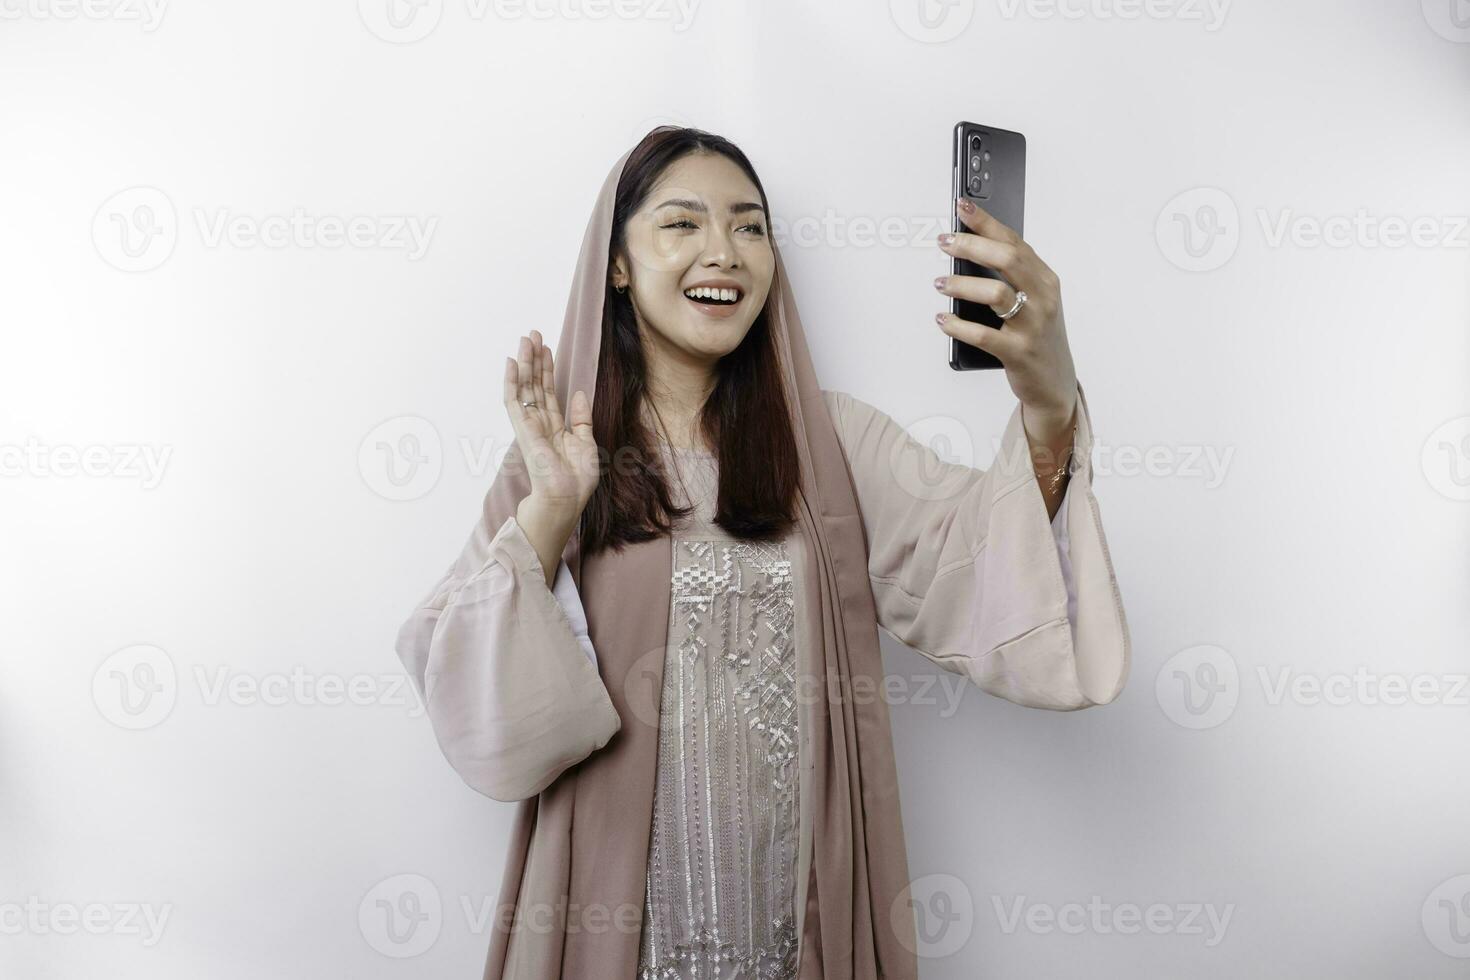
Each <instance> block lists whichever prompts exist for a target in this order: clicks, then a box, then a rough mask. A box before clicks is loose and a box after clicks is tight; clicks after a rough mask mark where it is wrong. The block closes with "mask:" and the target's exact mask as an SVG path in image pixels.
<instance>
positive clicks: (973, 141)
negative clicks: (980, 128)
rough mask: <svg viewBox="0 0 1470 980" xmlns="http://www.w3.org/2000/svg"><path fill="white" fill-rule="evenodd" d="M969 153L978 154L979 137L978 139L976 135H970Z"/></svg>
mask: <svg viewBox="0 0 1470 980" xmlns="http://www.w3.org/2000/svg"><path fill="white" fill-rule="evenodd" d="M970 152H971V153H979V152H980V137H979V135H978V134H977V135H972V136H971V137H970Z"/></svg>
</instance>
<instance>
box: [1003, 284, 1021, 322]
mask: <svg viewBox="0 0 1470 980" xmlns="http://www.w3.org/2000/svg"><path fill="white" fill-rule="evenodd" d="M1025 305H1026V290H1024V289H1023V290H1021V291H1020V292H1018V293H1016V305H1015V306H1013V307H1011V308H1010V309H1008V310H1006V311H1005V312H1004V313H997V314H996V316H998V317H1000V318H1001V319H1002V320H1009V319H1010V318H1011V317H1013V316H1015V315H1016V314H1017V313H1020V312H1021V307H1023V306H1025Z"/></svg>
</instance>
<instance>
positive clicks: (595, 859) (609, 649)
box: [485, 127, 918, 980]
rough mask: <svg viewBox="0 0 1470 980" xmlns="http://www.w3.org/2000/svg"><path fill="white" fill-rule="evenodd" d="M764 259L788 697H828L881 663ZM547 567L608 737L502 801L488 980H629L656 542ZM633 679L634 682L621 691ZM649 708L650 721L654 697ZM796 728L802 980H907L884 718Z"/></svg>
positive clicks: (864, 589)
mask: <svg viewBox="0 0 1470 980" xmlns="http://www.w3.org/2000/svg"><path fill="white" fill-rule="evenodd" d="M665 128H670V127H658V128H657V129H655V130H653V132H658V131H659V130H660V129H665ZM650 135H652V133H650ZM645 138H646V137H645ZM632 152H633V151H632V149H630V150H629V151H628V152H627V153H624V154H623V156H622V158H621V159H619V160H618V162H617V163H616V164H615V165H614V166H613V168H612V171H611V172H610V173H609V174H608V176H607V180H606V181H605V182H604V183H603V185H602V192H601V194H599V196H598V198H597V205H596V207H595V208H594V210H593V212H592V218H591V220H590V221H589V222H588V224H587V232H586V235H585V237H584V238H583V240H582V251H581V255H580V256H579V258H578V262H577V271H576V276H575V278H574V279H573V281H572V289H571V297H570V299H569V300H568V303H567V312H566V319H565V321H563V324H562V332H561V337H560V338H559V339H558V341H557V342H556V344H555V348H554V349H555V351H556V379H555V384H556V394H557V398H558V399H559V400H560V402H561V404H563V405H566V404H569V403H570V400H571V398H570V396H571V394H572V393H573V392H574V391H576V390H577V389H579V388H580V389H582V390H584V391H586V392H588V393H589V394H590V393H591V392H594V391H595V390H596V379H597V364H598V349H599V346H600V344H601V341H602V313H603V299H604V296H605V293H606V289H607V281H608V252H609V247H610V242H609V239H610V237H611V231H612V218H613V203H614V198H615V196H616V192H617V187H618V182H619V180H620V179H621V177H622V173H623V166H624V164H625V163H626V162H627V160H628V158H629V157H630V156H631V155H632ZM771 247H772V249H773V250H775V251H776V265H775V275H774V278H773V282H772V284H771V290H770V298H769V301H768V303H769V305H768V307H767V308H768V310H770V312H771V314H772V315H773V319H772V322H771V327H772V329H773V331H774V332H775V336H776V343H777V346H778V349H779V352H780V356H781V360H782V362H783V369H784V370H783V376H784V381H785V384H786V394H787V402H788V404H789V405H790V406H791V407H792V412H791V424H792V428H793V431H794V433H795V436H796V443H797V447H798V453H799V455H800V459H801V480H800V494H799V501H798V520H799V524H800V529H801V531H802V537H803V539H804V546H805V547H806V548H807V559H808V560H807V566H806V567H808V568H809V569H811V570H812V571H811V574H809V575H807V576H805V582H804V585H805V594H804V596H802V598H801V601H804V602H806V603H807V604H808V605H807V607H806V608H807V609H809V610H812V611H813V613H814V614H815V620H816V622H817V623H818V624H819V627H820V632H821V647H820V649H819V650H815V651H813V652H812V656H810V657H808V658H807V661H808V663H809V664H810V670H811V671H812V675H813V676H812V677H811V678H807V679H804V680H803V683H802V686H801V687H800V690H804V691H829V690H833V689H834V688H833V687H830V686H829V685H828V683H827V678H829V677H833V678H841V679H843V680H845V681H846V682H847V683H844V684H842V685H841V686H840V687H836V688H835V689H836V690H851V689H852V688H853V687H854V686H855V685H857V684H860V683H862V679H869V680H870V682H871V683H872V684H873V687H872V688H869V689H877V685H878V683H879V682H880V681H881V677H882V670H883V667H882V661H881V659H880V656H879V648H878V630H877V619H876V612H875V608H874V603H873V593H872V590H871V586H870V584H869V580H868V562H867V542H866V539H865V535H864V532H863V525H862V520H861V517H860V515H859V512H858V505H857V498H856V495H855V492H854V489H853V485H852V480H851V477H850V475H849V473H848V470H847V465H846V460H845V459H844V457H843V454H842V447H841V445H840V443H839V442H838V439H837V433H836V432H835V430H834V429H833V426H832V420H831V419H830V418H829V417H828V414H827V409H826V406H825V404H824V403H823V400H822V393H821V388H820V387H819V385H818V383H817V378H816V375H815V373H813V371H812V364H811V357H810V355H809V354H808V352H807V345H806V335H805V334H804V333H803V331H802V328H801V319H800V318H799V317H798V315H797V311H796V300H795V298H794V297H793V296H792V293H791V287H790V282H789V280H788V279H787V276H786V268H785V264H784V263H783V262H782V259H781V254H780V250H779V249H777V248H776V244H775V242H774V240H773V241H772V243H771ZM603 448H604V449H606V448H607V447H603ZM520 464H521V460H520V458H519V449H518V447H512V448H511V450H510V452H509V454H508V455H507V456H506V460H505V465H503V466H502V467H501V470H500V472H499V474H498V475H497V476H496V479H495V482H494V484H493V485H492V486H491V487H490V490H489V493H488V494H487V495H486V498H485V521H486V526H487V527H491V528H495V527H500V526H501V525H502V524H503V523H504V522H505V519H506V518H507V517H509V516H511V515H512V514H514V513H515V510H516V506H517V504H518V503H519V502H520V500H521V498H523V497H524V496H525V495H526V494H527V493H529V492H530V482H529V478H528V477H527V476H526V474H525V471H524V466H522V465H520ZM563 557H564V558H565V559H566V561H567V564H568V566H569V568H570V570H571V574H572V577H573V581H574V582H575V583H576V585H577V589H578V591H579V593H580V595H581V598H582V602H583V605H584V607H585V609H586V613H587V622H588V627H589V635H590V637H591V640H592V645H593V647H594V648H595V649H596V650H597V657H598V669H599V671H600V672H601V675H602V680H603V683H604V684H605V685H606V687H607V690H608V694H609V695H610V697H611V698H612V703H613V706H614V707H615V708H616V709H617V711H618V714H619V715H620V716H621V718H622V722H623V724H622V728H621V730H620V731H619V732H618V733H617V734H616V735H614V736H613V738H612V740H611V741H610V742H609V743H608V744H607V745H606V746H604V747H603V748H602V749H600V750H598V751H596V752H594V753H592V755H590V756H588V757H587V758H586V759H585V760H583V761H582V762H581V763H579V764H577V765H576V766H573V767H572V768H570V769H568V770H566V771H565V772H563V773H562V774H561V776H559V777H558V778H557V780H556V781H555V782H553V783H552V784H551V785H550V786H549V787H547V788H546V789H545V790H544V791H543V792H542V793H541V794H540V795H539V796H538V797H536V798H535V799H528V800H523V801H522V802H520V803H519V804H518V807H519V810H518V811H517V814H516V820H515V825H514V828H513V830H512V832H511V847H510V853H509V855H508V856H507V859H506V864H505V878H504V882H503V884H502V886H501V892H500V900H499V914H497V916H496V917H495V922H494V933H493V936H492V939H491V943H490V952H489V958H488V961H487V963H486V967H485V977H486V978H487V980H502V978H505V980H558V978H565V980H632V978H633V977H634V974H635V972H636V970H637V963H638V945H639V939H640V923H641V918H640V915H641V910H642V908H643V903H644V890H645V884H646V877H645V876H646V872H647V861H648V848H649V835H650V826H651V817H652V813H653V797H654V777H655V769H656V763H657V758H658V729H657V726H656V724H649V723H648V721H647V719H648V706H647V705H646V704H641V703H640V704H639V705H638V706H637V710H634V706H632V705H630V702H629V693H630V690H631V689H633V688H646V687H649V686H650V685H651V686H652V689H653V690H657V689H658V687H659V685H661V683H662V680H663V678H662V671H663V661H662V658H661V657H658V656H653V657H650V656H646V655H645V654H648V653H650V652H651V651H655V650H656V651H662V650H664V649H665V645H666V642H667V631H668V618H667V615H662V616H660V615H649V610H667V609H668V608H669V598H670V588H671V582H670V577H671V569H672V558H673V554H672V544H671V541H670V539H669V538H668V537H667V536H664V537H658V538H655V539H653V540H650V541H645V542H642V543H639V544H636V545H628V546H625V547H624V548H623V550H622V551H621V553H619V552H616V551H614V550H612V549H605V550H603V551H602V552H600V553H598V554H596V555H593V556H590V557H588V558H587V559H586V560H585V561H584V560H583V558H582V556H581V554H580V553H579V543H578V540H577V538H576V537H573V539H572V541H571V542H570V543H569V544H568V546H567V551H566V553H565V554H564V555H563ZM650 668H652V676H649V672H650ZM634 671H637V672H638V674H639V675H640V677H639V678H638V679H637V682H636V684H630V683H629V681H630V672H634ZM854 700H858V701H860V702H861V703H859V704H854V703H853V701H854ZM652 704H653V712H654V715H655V716H656V714H657V710H658V708H657V705H658V698H657V697H655V698H653V699H652ZM811 718H812V720H813V722H812V723H813V728H814V731H812V732H811V733H810V739H809V741H810V746H811V752H812V755H813V758H812V763H813V779H812V793H811V799H810V801H809V802H808V801H803V805H809V806H810V807H811V812H810V817H811V828H812V866H811V876H810V878H809V879H808V883H807V897H806V908H805V910H804V919H805V921H804V923H803V934H802V942H801V949H802V952H801V964H800V971H799V973H800V977H801V978H802V980H817V978H822V980H879V978H883V980H911V978H915V977H917V975H918V967H917V960H916V957H915V954H914V952H913V951H914V949H915V938H914V919H913V914H912V912H911V911H910V910H909V908H908V906H907V903H906V902H902V903H901V902H900V899H901V897H902V893H903V892H904V889H905V888H906V886H907V884H908V858H907V854H906V851H905V847H904V836H903V825H902V821H901V817H900V814H899V799H898V775H897V772H896V771H895V767H894V757H893V744H892V739H891V736H890V733H889V723H888V708H887V705H886V703H885V702H884V701H883V699H882V698H862V699H852V698H835V699H834V698H828V699H825V700H823V701H822V702H821V703H818V704H815V705H813V706H812V708H811ZM895 913H897V914H895Z"/></svg>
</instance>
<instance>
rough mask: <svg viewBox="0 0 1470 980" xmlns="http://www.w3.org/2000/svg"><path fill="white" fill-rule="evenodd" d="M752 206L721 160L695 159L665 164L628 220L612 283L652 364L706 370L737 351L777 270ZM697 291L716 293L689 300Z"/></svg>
mask: <svg viewBox="0 0 1470 980" xmlns="http://www.w3.org/2000/svg"><path fill="white" fill-rule="evenodd" d="M760 201H761V197H760V192H759V191H757V190H756V187H755V184H754V183H752V182H751V180H750V178H749V177H747V176H746V175H745V172H744V171H743V170H741V169H740V167H739V166H737V165H736V164H735V163H734V162H733V161H731V160H730V159H729V158H727V157H725V156H723V155H721V154H717V153H693V154H690V155H688V156H685V157H683V158H681V159H679V160H676V161H675V162H673V163H672V164H670V165H669V166H668V167H667V168H666V169H665V170H664V172H663V174H662V175H661V176H660V177H659V180H658V182H657V184H655V185H654V188H653V190H652V192H651V193H649V194H648V196H647V197H646V198H645V199H644V201H643V203H642V204H641V205H639V208H638V211H637V212H636V213H635V214H633V215H631V216H630V217H629V218H628V222H627V225H626V229H625V235H624V242H625V244H626V256H624V255H619V256H617V257H616V258H615V259H614V260H613V270H612V273H611V278H612V282H613V285H614V286H622V285H627V286H628V295H629V296H631V297H632V300H633V308H634V310H635V312H636V313H637V317H638V325H639V330H640V332H641V333H642V335H643V342H644V346H645V349H649V348H651V350H649V353H650V355H652V356H655V357H656V356H661V355H662V356H671V357H674V358H677V359H680V360H685V361H688V362H692V363H707V364H710V365H713V364H714V362H715V361H717V360H719V359H720V358H721V357H723V356H724V355H726V354H728V353H730V352H731V351H733V350H734V349H735V348H736V347H739V346H740V342H741V341H742V340H744V339H745V334H746V332H747V331H749V330H750V327H751V324H753V323H754V322H755V318H756V317H757V316H759V315H760V311H761V308H762V307H763V306H764V305H765V302H766V294H767V293H768V292H770V288H771V277H772V275H773V274H774V270H775V263H776V258H775V253H774V252H772V250H771V243H770V238H769V229H770V226H769V223H768V221H767V217H766V213H765V211H764V210H763V209H762V208H761V203H760ZM702 285H708V286H711V287H719V288H720V290H721V291H720V292H718V293H716V294H714V295H709V294H708V293H706V294H704V295H703V296H700V295H698V294H696V295H693V296H691V295H690V291H692V290H694V289H695V288H696V287H699V286H702ZM732 297H733V302H731V298H732Z"/></svg>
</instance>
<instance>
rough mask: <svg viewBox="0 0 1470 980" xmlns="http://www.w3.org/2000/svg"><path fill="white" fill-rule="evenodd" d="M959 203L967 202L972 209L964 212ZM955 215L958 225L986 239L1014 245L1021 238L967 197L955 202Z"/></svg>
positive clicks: (1014, 230)
mask: <svg viewBox="0 0 1470 980" xmlns="http://www.w3.org/2000/svg"><path fill="white" fill-rule="evenodd" d="M961 201H968V202H969V203H970V205H971V206H972V207H973V208H974V210H973V211H970V212H969V213H966V212H965V209H964V207H963V206H962V205H961V204H960V202H961ZM955 213H956V214H958V215H959V216H960V224H962V225H964V226H965V227H966V228H968V229H970V230H971V231H973V232H975V233H976V234H979V235H984V236H985V237H986V238H994V239H996V240H997V241H1002V242H1009V243H1010V244H1012V245H1014V244H1016V243H1017V242H1019V241H1021V236H1020V235H1018V234H1016V229H1014V228H1012V227H1011V226H1010V225H1008V224H1006V223H1005V222H1004V221H1001V220H1000V219H999V218H997V217H996V216H995V215H993V214H991V213H990V212H989V211H987V210H985V209H984V208H982V207H981V206H980V205H979V204H977V203H975V202H974V201H973V200H971V199H970V198H968V197H962V198H958V199H957V200H956V201H955Z"/></svg>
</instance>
